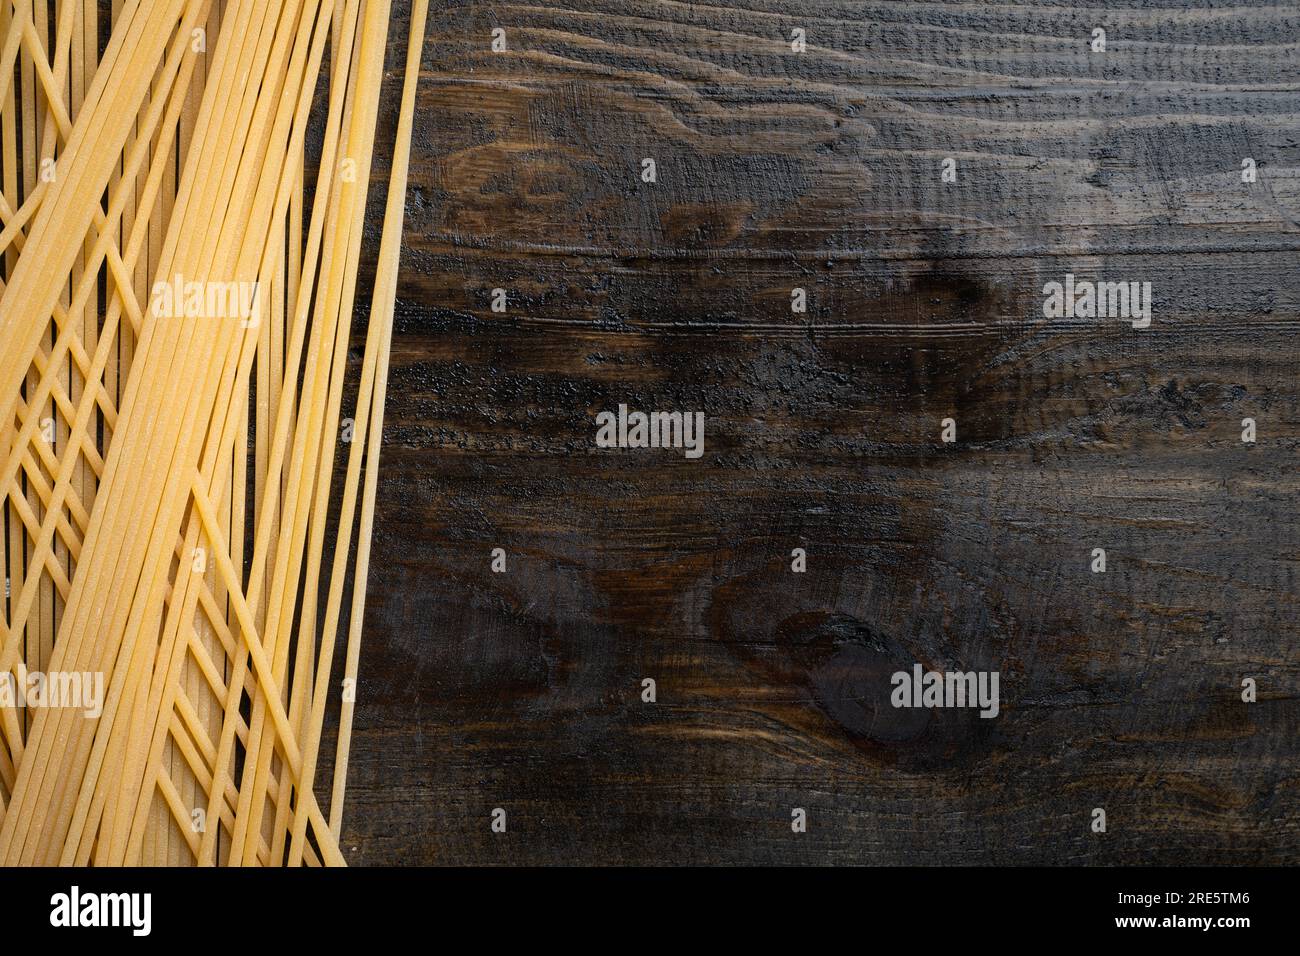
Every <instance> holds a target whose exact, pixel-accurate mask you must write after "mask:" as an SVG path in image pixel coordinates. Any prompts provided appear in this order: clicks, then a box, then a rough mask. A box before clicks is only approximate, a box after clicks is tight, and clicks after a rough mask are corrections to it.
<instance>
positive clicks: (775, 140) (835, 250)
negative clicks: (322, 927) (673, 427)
mask: <svg viewBox="0 0 1300 956" xmlns="http://www.w3.org/2000/svg"><path fill="white" fill-rule="evenodd" d="M1178 6H1180V4H1171V3H1168V2H1156V0H1128V2H1124V3H1119V2H1103V0H1082V2H1078V3H1075V2H1070V3H1066V2H1054V0H1041V2H1028V0H1014V2H1007V3H1001V4H982V3H971V2H946V0H944V2H928V3H914V2H894V0H891V2H883V0H882V2H866V3H857V2H853V3H851V2H845V0H839V2H824V0H809V2H799V3H796V2H792V0H743V2H731V0H723V2H721V3H715V4H691V3H678V2H655V0H639V2H638V0H571V2H569V3H566V4H560V5H557V4H552V3H549V2H541V3H536V4H531V5H517V4H510V3H502V2H475V3H469V2H452V3H446V4H437V5H436V6H435V9H434V10H433V11H432V13H431V18H430V32H429V38H428V41H427V45H426V49H425V59H424V75H423V80H422V85H421V89H420V100H419V104H420V105H419V117H418V120H417V125H416V132H415V137H416V144H415V150H414V156H413V159H412V173H411V188H410V193H409V201H408V210H407V224H406V248H405V250H404V254H403V262H402V269H403V272H402V282H401V289H400V301H399V303H398V319H397V322H398V331H397V335H396V338H395V341H394V346H393V363H394V367H393V374H392V381H391V393H390V396H389V411H388V425H387V430H386V439H385V446H384V459H383V466H382V468H383V470H382V479H381V489H380V499H381V500H380V506H379V515H378V526H377V530H376V543H375V566H374V568H373V573H372V580H371V604H370V608H369V612H368V615H367V632H366V640H365V646H364V651H363V656H362V669H361V674H362V679H361V687H360V691H359V695H358V709H357V717H356V719H357V736H356V739H355V741H354V744H353V763H352V773H351V789H350V792H349V809H348V822H347V825H346V827H345V833H344V849H345V851H346V853H347V854H348V857H349V859H350V860H351V861H352V862H354V863H358V864H405V863H443V864H504V863H511V864H534V863H814V862H815V863H872V864H900V863H922V864H941V863H942V864H983V863H1049V864H1083V863H1088V864H1103V863H1189V864H1199V863H1296V862H1300V765H1298V761H1297V756H1298V755H1300V746H1298V741H1297V731H1298V729H1300V700H1298V697H1300V695H1298V694H1297V687H1298V681H1300V654H1298V653H1297V633H1298V628H1300V618H1298V617H1297V589H1296V576H1297V572H1298V564H1297V562H1300V507H1297V506H1298V504H1300V501H1298V499H1297V494H1298V493H1300V487H1298V485H1300V482H1298V479H1297V472H1296V465H1297V447H1298V444H1300V406H1298V401H1297V372H1298V371H1300V363H1298V362H1297V355H1298V352H1297V341H1296V333H1297V330H1298V328H1300V224H1298V223H1297V218H1298V217H1300V6H1297V4H1296V3H1295V2H1294V0H1236V2H1234V3H1218V2H1206V0H1186V2H1185V3H1183V4H1181V6H1183V7H1185V9H1184V10H1182V11H1181V12H1180V11H1177V10H1174V9H1170V8H1172V7H1178ZM397 11H398V12H397V16H398V17H399V18H400V19H401V20H402V21H403V25H404V21H405V18H406V15H407V14H406V7H405V5H403V4H398V6H397ZM1097 28H1100V29H1103V30H1104V31H1105V49H1104V51H1103V50H1099V49H1098V50H1094V49H1093V47H1094V46H1095V45H1096V44H1095V40H1094V32H1093V31H1094V29H1097ZM497 29H500V30H502V31H504V33H503V34H496V36H497V37H498V39H499V40H504V45H505V49H504V50H502V51H500V52H494V51H493V49H492V46H493V38H494V30H497ZM796 30H802V31H804V32H803V34H802V36H803V37H805V44H806V49H804V50H803V51H802V52H798V51H796V49H794V47H795V46H798V43H797V40H798V38H799V36H800V34H798V33H795V32H794V31H796ZM392 36H393V45H394V56H393V59H392V62H393V63H395V64H398V65H399V66H400V62H401V60H400V56H399V55H398V48H399V46H400V44H401V43H402V42H403V38H404V29H403V28H400V27H398V26H396V25H395V26H394V29H393V33H392ZM498 45H500V42H498ZM394 69H395V70H396V69H397V68H396V67H395V68H394ZM393 79H394V81H395V83H396V81H397V80H398V77H397V76H396V75H394V77H393ZM395 106H396V97H395V96H394V97H392V98H391V101H390V102H389V104H388V109H389V111H390V115H389V116H388V118H387V122H388V123H389V126H388V127H386V128H387V129H389V130H390V132H389V133H388V134H387V135H388V142H390V143H391V123H392V116H391V111H392V110H393V109H395ZM385 148H386V147H381V155H380V156H379V157H378V159H377V168H376V170H375V181H376V182H377V183H382V182H383V181H384V179H385V177H386V173H387V164H388V158H389V154H388V153H384V152H383V150H384V149H385ZM646 159H651V160H653V161H654V181H653V182H647V181H645V175H643V174H644V171H645V169H646V168H647V167H646V166H645V164H644V160H646ZM948 159H952V160H954V161H955V162H954V163H952V164H945V160H948ZM1246 159H1253V160H1254V173H1255V175H1254V177H1253V179H1254V181H1253V182H1252V181H1249V180H1250V179H1251V178H1252V177H1251V176H1250V175H1249V173H1250V164H1244V163H1243V161H1244V160H1246ZM945 169H948V170H949V171H950V172H952V173H955V181H945V177H944V175H943V173H944V170H945ZM1243 173H1246V175H1244V176H1243ZM947 178H948V179H953V178H954V177H953V176H951V175H950V176H948V177H947ZM1243 180H1246V181H1243ZM372 205H373V211H374V213H375V214H376V221H377V220H378V213H379V212H380V210H381V206H382V190H380V191H379V193H378V198H377V199H376V200H375V201H374V203H373V204H372ZM373 247H374V243H371V249H370V253H371V255H372V257H373V252H374V248H373ZM372 261H373V259H372ZM1067 274H1070V275H1073V276H1075V277H1076V278H1077V280H1078V281H1079V282H1084V281H1099V280H1106V281H1123V282H1130V281H1131V282H1138V283H1143V282H1149V283H1150V284H1151V286H1150V288H1151V290H1152V292H1151V303H1152V321H1151V324H1150V327H1149V328H1145V329H1135V328H1133V326H1132V323H1131V322H1129V321H1127V320H1125V319H1123V318H1118V317H1109V318H1087V317H1077V316H1076V317H1067V316H1061V317H1050V318H1049V317H1046V316H1045V315H1044V301H1045V299H1046V296H1045V295H1044V287H1045V285H1046V284H1047V283H1050V282H1061V283H1064V282H1065V281H1066V276H1067ZM494 289H502V290H505V298H504V302H505V305H504V311H494V308H493V306H494V298H493V290H494ZM794 289H803V290H805V294H806V301H807V310H806V312H802V313H800V312H795V311H792V290H794ZM359 300H367V301H368V299H367V297H366V296H364V295H363V296H359ZM362 324H364V323H362ZM619 404H626V405H627V406H628V407H629V408H631V409H642V410H651V409H660V410H681V411H702V412H704V414H705V420H706V426H705V445H704V454H703V456H702V457H700V458H698V459H690V458H687V457H686V456H685V455H684V454H683V453H682V451H681V450H673V449H644V450H641V449H601V448H597V447H596V445H595V434H596V425H595V417H596V415H597V414H598V413H599V412H601V411H604V410H616V409H617V407H618V405H619ZM945 418H951V419H953V422H954V425H955V429H956V441H955V442H952V443H945V442H943V441H942V440H941V427H942V426H941V422H942V420H943V419H945ZM1247 418H1250V419H1253V420H1254V421H1255V423H1256V425H1255V427H1256V441H1255V442H1254V443H1249V442H1244V441H1243V440H1242V433H1243V419H1247ZM495 548H500V549H502V550H503V551H504V553H505V565H506V569H505V571H504V572H501V573H494V572H493V570H492V552H493V549H495ZM796 548H802V549H804V550H805V551H806V562H807V565H806V566H807V569H806V571H804V572H803V573H798V572H795V571H793V570H792V557H791V554H792V551H793V550H794V549H796ZM1095 548H1103V549H1105V552H1106V560H1107V565H1106V570H1105V572H1104V573H1098V572H1094V571H1093V561H1094V559H1093V550H1094V549H1095ZM916 662H919V663H922V664H923V665H924V666H926V667H932V668H937V669H941V670H942V669H948V670H981V671H998V672H999V674H1000V687H1001V691H1000V693H1001V710H1000V713H999V715H998V716H997V717H996V718H995V719H981V718H980V717H979V716H978V714H977V713H976V712H975V711H973V710H969V709H966V710H902V709H895V708H894V707H892V706H890V703H889V700H888V694H889V690H890V687H889V681H890V675H891V674H892V673H893V672H895V671H899V670H907V671H910V669H911V667H912V665H913V664H914V663H916ZM646 678H650V679H653V680H654V681H655V690H656V701H655V702H654V703H646V702H644V701H643V699H642V697H643V690H642V688H643V683H642V682H643V680H644V679H646ZM1245 678H1252V679H1253V680H1254V681H1255V682H1256V688H1257V691H1256V693H1257V700H1256V701H1255V702H1254V703H1247V702H1244V701H1243V699H1242V696H1243V687H1242V682H1243V679H1245ZM328 771H329V768H328V767H325V768H324V769H323V771H322V773H323V774H327V773H328ZM495 808H502V809H504V810H505V811H506V817H507V821H508V823H507V827H506V832H505V833H494V832H493V830H492V827H491V823H492V812H493V810H494V809H495ZM793 808H803V809H805V810H806V813H807V832H805V833H795V832H793V830H792V826H791V819H792V818H791V812H792V809H793ZM1097 808H1101V809H1104V810H1105V812H1106V821H1107V826H1106V832H1104V833H1097V832H1094V829H1093V819H1094V815H1093V811H1094V810H1095V809H1097Z"/></svg>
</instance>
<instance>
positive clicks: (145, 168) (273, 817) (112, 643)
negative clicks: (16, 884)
mask: <svg viewBox="0 0 1300 956" xmlns="http://www.w3.org/2000/svg"><path fill="white" fill-rule="evenodd" d="M105 11H106V7H104V8H101V6H100V4H99V3H98V0H16V2H12V3H10V2H6V3H3V4H0V36H3V37H4V41H3V48H2V49H0V219H2V220H3V226H2V228H0V276H2V277H3V292H2V294H0V568H2V569H3V576H4V579H5V591H4V595H3V600H0V865H4V864H7V865H21V864H37V865H39V864H64V865H72V864H75V865H85V864H96V865H137V864H146V865H148V864H180V865H184V864H195V863H197V864H199V865H216V864H229V865H273V866H279V865H300V864H303V863H306V864H311V865H319V864H326V865H330V864H335V865H337V864H342V863H343V856H342V854H341V852H340V848H339V834H340V826H341V821H342V811H343V797H344V784H345V782H346V777H347V766H348V750H349V740H350V733H351V726H352V715H353V706H354V701H355V690H356V680H357V671H358V655H359V651H360V646H361V645H360V631H361V621H362V616H363V609H364V602H365V586H366V576H367V570H368V564H369V558H370V537H371V528H372V524H373V515H374V507H375V492H376V478H377V474H378V463H379V451H380V444H381V441H380V439H381V432H382V428H383V412H384V395H385V391H386V387H387V370H388V355H389V342H390V338H391V333H392V318H393V306H394V299H395V296H396V287H397V265H398V258H399V252H400V247H401V232H402V211H403V207H404V198H405V191H406V175H407V157H408V155H409V151H410V140H411V124H412V115H413V104H414V97H415V88H416V81H417V78H418V74H419V61H420V50H421V46H422V41H423V35H424V28H425V19H426V12H427V0H417V2H416V4H415V6H414V9H413V10H412V16H411V23H410V33H409V39H408V42H407V49H406V63H405V74H404V85H403V88H402V97H401V104H400V109H399V113H398V122H397V125H396V131H395V149H394V154H393V155H394V159H393V164H392V174H391V177H390V179H389V182H388V187H387V188H388V193H387V206H386V210H385V221H384V227H383V232H382V239H381V241H380V246H379V250H378V256H377V267H376V268H375V272H374V283H373V288H374V292H373V298H372V300H371V301H370V303H369V309H368V316H369V320H368V323H358V328H356V329H354V327H353V315H354V313H356V312H359V313H360V314H362V315H363V316H364V315H366V314H367V309H366V308H365V306H366V303H364V302H362V303H354V298H355V293H356V287H357V280H358V273H359V272H360V271H361V265H360V263H361V259H362V255H361V253H362V233H363V226H364V220H365V214H366V201H367V191H368V188H369V186H370V182H371V157H372V155H373V153H374V151H375V141H376V135H377V128H378V127H379V126H380V125H381V124H380V123H379V115H380V108H379V107H380V91H381V87H382V85H383V80H384V74H385V62H384V61H385V55H386V52H387V49H388V36H389V28H390V19H391V13H392V11H391V10H390V0H325V2H322V0H115V2H114V3H113V5H112V16H111V22H104V20H103V18H104V17H105V16H106V12H105ZM387 135H389V136H392V135H394V134H393V130H391V129H389V130H388V131H387ZM367 275H369V273H367ZM354 306H359V307H358V308H354ZM362 326H364V327H362ZM354 334H355V335H357V336H358V337H362V338H363V339H364V351H363V352H362V353H361V354H362V358H361V361H360V362H359V363H356V362H353V363H349V361H348V355H349V347H350V343H351V341H352V339H353V336H354ZM336 466H337V467H336ZM327 714H328V715H329V719H328V721H327ZM327 724H328V725H329V729H328V730H329V732H327ZM325 748H328V749H325ZM323 749H325V752H326V754H327V756H328V758H329V759H326V760H321V759H320V756H319V755H320V754H321V752H322V750H323ZM330 751H332V753H331V752H330ZM321 764H323V765H324V766H326V767H329V768H332V776H331V774H330V773H320V774H318V767H319V765H321ZM318 776H320V777H321V778H322V779H320V780H318V779H317V778H318Z"/></svg>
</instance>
